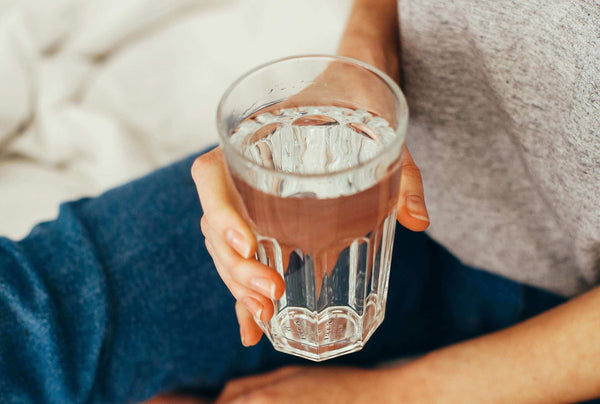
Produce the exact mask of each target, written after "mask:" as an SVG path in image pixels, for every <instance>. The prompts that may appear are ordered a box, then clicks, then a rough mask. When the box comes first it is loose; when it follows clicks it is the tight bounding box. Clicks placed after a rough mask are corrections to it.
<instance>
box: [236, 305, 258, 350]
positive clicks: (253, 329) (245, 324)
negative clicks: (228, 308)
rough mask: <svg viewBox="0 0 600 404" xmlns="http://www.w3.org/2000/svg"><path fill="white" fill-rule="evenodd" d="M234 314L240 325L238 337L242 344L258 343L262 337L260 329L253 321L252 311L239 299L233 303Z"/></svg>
mask: <svg viewBox="0 0 600 404" xmlns="http://www.w3.org/2000/svg"><path fill="white" fill-rule="evenodd" d="M235 314H236V315H237V318H238V323H239V325H240V338H241V340H242V344H243V345H244V346H252V345H256V344H258V341H260V337H262V330H261V329H260V327H259V326H258V325H257V324H256V322H255V321H254V318H253V317H252V313H251V312H250V311H249V310H248V309H247V307H246V306H245V305H243V304H242V303H240V302H239V301H238V302H236V303H235Z"/></svg>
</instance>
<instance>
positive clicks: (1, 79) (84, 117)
mask: <svg viewBox="0 0 600 404" xmlns="http://www.w3.org/2000/svg"><path fill="white" fill-rule="evenodd" d="M349 5H350V0H237V1H236V0H169V1H165V0H89V1H87V0H86V1H83V0H0V235H7V236H10V237H13V238H20V237H22V236H24V235H26V234H27V232H28V231H29V229H30V228H31V226H32V225H34V224H35V223H37V222H39V221H41V220H48V219H51V218H53V217H54V216H55V215H56V213H57V207H58V204H59V203H60V202H61V201H64V200H69V199H73V198H77V197H80V196H84V195H97V194H98V193H100V192H102V191H103V190H105V189H107V188H109V187H112V186H114V185H117V184H119V183H122V182H125V181H127V180H129V179H132V178H134V177H137V176H139V175H142V174H144V173H146V172H148V171H150V170H152V169H153V168H156V167H158V166H160V165H164V164H167V163H169V162H171V161H174V160H175V159H177V158H179V157H182V156H185V155H187V154H190V153H192V152H194V151H197V150H199V149H200V148H202V147H204V146H206V145H209V144H211V143H215V142H216V129H215V124H214V116H215V110H216V106H217V103H218V100H219V97H220V95H221V93H222V92H223V91H224V89H225V88H226V87H227V86H228V85H229V83H230V82H231V81H232V80H234V79H235V78H236V77H237V76H238V75H240V74H241V73H243V72H244V71H246V70H248V69H249V68H251V67H253V66H255V65H257V64H260V63H263V62H265V61H268V60H271V59H274V58H278V57H282V56H288V55H292V54H298V53H332V52H334V51H335V47H336V43H337V41H338V39H339V37H340V34H341V32H342V29H343V26H344V23H345V20H346V17H347V15H348V11H349Z"/></svg>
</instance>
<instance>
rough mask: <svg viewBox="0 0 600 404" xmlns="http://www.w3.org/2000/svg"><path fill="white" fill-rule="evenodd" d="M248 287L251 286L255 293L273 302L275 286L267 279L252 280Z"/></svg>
mask: <svg viewBox="0 0 600 404" xmlns="http://www.w3.org/2000/svg"><path fill="white" fill-rule="evenodd" d="M250 285H252V287H253V288H254V289H256V291H257V292H260V293H262V294H263V295H265V296H268V297H270V298H271V299H272V300H275V284H274V283H273V282H271V281H270V280H268V279H267V278H254V279H252V280H251V281H250Z"/></svg>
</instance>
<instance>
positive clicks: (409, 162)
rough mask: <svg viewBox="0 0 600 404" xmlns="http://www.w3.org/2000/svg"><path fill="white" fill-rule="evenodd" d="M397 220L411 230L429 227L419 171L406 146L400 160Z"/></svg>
mask: <svg viewBox="0 0 600 404" xmlns="http://www.w3.org/2000/svg"><path fill="white" fill-rule="evenodd" d="M398 221H399V222H400V224H402V225H403V226H404V227H406V228H407V229H409V230H413V231H423V230H425V229H427V227H429V214H428V213H427V207H426V206H425V196H424V193H423V180H422V178H421V171H420V170H419V167H417V165H416V164H415V162H414V160H413V159H412V156H411V155H410V153H409V152H408V149H407V148H405V149H404V156H403V161H402V177H401V179H400V198H399V201H398Z"/></svg>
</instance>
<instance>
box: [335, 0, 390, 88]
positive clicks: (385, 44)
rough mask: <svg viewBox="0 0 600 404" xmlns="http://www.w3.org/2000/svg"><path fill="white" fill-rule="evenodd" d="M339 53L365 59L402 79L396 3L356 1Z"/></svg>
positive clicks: (387, 1) (386, 0)
mask: <svg viewBox="0 0 600 404" xmlns="http://www.w3.org/2000/svg"><path fill="white" fill-rule="evenodd" d="M338 54H340V55H343V56H349V57H353V58H356V59H359V60H363V61H365V62H367V63H370V64H372V65H374V66H375V67H377V68H379V69H381V70H383V71H385V72H386V73H387V74H389V75H390V76H392V78H394V79H396V80H397V79H398V77H399V35H398V10H397V1H396V0H377V1H372V0H355V2H354V4H353V7H352V11H351V12H350V16H349V18H348V22H347V24H346V29H345V30H344V34H343V35H342V38H341V40H340V45H339V47H338Z"/></svg>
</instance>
